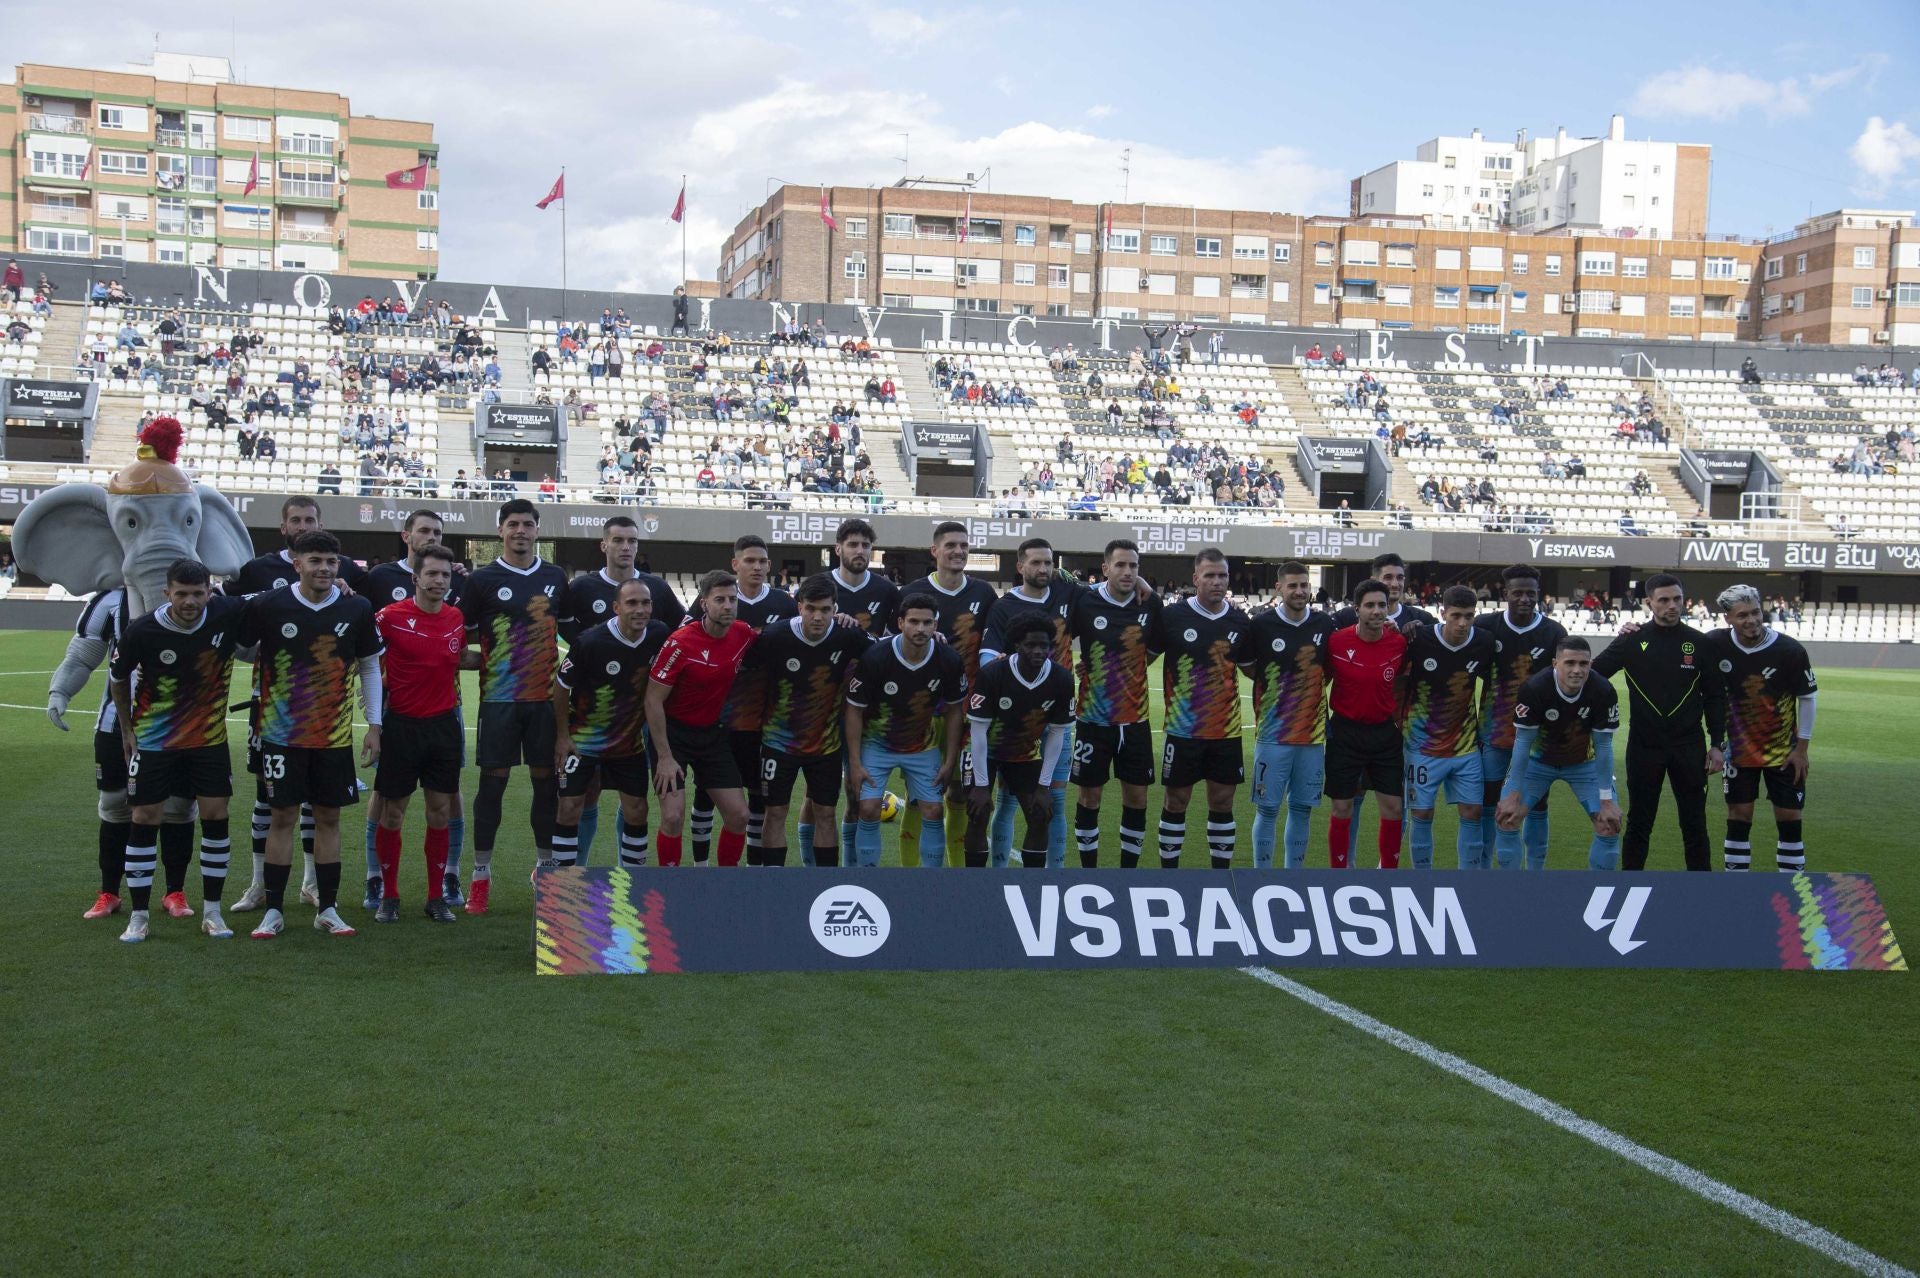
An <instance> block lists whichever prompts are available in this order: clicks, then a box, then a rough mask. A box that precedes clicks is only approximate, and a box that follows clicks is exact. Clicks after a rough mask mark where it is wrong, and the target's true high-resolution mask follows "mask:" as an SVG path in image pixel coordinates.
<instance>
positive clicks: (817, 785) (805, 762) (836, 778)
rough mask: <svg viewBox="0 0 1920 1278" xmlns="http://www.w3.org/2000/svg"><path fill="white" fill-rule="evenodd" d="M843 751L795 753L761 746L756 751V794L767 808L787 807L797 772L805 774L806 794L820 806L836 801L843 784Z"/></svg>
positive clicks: (844, 776) (844, 768)
mask: <svg viewBox="0 0 1920 1278" xmlns="http://www.w3.org/2000/svg"><path fill="white" fill-rule="evenodd" d="M846 759H847V756H846V753H845V752H844V751H840V750H836V751H834V752H833V753H832V754H815V755H798V754H783V753H781V752H780V751H777V750H765V751H762V752H761V755H760V797H761V798H763V799H765V800H766V801H767V806H768V807H770V808H784V807H789V806H791V805H792V803H793V782H794V779H795V778H796V777H798V776H800V775H801V774H803V773H804V774H805V775H806V778H807V797H808V798H809V799H812V800H813V801H814V802H815V803H817V804H819V805H820V806H822V807H832V806H833V805H834V804H836V803H838V802H840V794H841V791H842V789H843V788H844V787H845V785H846V780H845V778H846V766H847V764H846Z"/></svg>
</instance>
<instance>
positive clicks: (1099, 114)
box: [1087, 102, 1114, 120]
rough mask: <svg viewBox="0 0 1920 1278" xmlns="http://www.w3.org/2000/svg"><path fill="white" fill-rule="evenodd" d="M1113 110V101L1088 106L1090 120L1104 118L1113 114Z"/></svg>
mask: <svg viewBox="0 0 1920 1278" xmlns="http://www.w3.org/2000/svg"><path fill="white" fill-rule="evenodd" d="M1113 112H1114V107H1113V104H1112V103H1111V102H1096V103H1094V104H1093V105H1092V106H1090V107H1088V108H1087V118H1088V119H1089V120H1104V119H1106V118H1107V117H1108V116H1110V115H1112V114H1113Z"/></svg>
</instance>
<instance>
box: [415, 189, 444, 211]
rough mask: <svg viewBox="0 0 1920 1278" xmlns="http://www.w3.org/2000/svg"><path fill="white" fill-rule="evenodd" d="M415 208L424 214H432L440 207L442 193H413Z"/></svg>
mask: <svg viewBox="0 0 1920 1278" xmlns="http://www.w3.org/2000/svg"><path fill="white" fill-rule="evenodd" d="M413 206H414V207H415V208H417V209H419V210H420V211H421V212H423V213H429V212H432V211H433V210H434V209H437V208H439V207H440V192H438V191H415V192H414V193H413Z"/></svg>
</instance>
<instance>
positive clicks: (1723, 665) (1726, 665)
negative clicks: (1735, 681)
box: [1720, 657, 1733, 674]
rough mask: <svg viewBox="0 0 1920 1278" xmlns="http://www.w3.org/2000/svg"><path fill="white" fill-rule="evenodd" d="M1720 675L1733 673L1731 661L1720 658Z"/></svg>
mask: <svg viewBox="0 0 1920 1278" xmlns="http://www.w3.org/2000/svg"><path fill="white" fill-rule="evenodd" d="M1720 673H1721V674H1732V673H1733V663H1732V662H1731V661H1728V660H1727V659H1726V658H1725V657H1722V658H1721V659H1720Z"/></svg>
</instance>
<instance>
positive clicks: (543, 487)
mask: <svg viewBox="0 0 1920 1278" xmlns="http://www.w3.org/2000/svg"><path fill="white" fill-rule="evenodd" d="M539 500H541V501H559V500H560V485H559V484H557V483H555V482H554V479H553V476H552V475H551V474H546V475H542V476H540V491H539Z"/></svg>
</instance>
